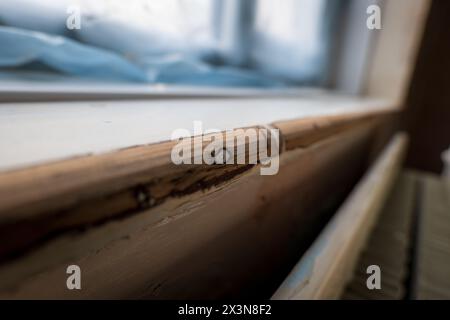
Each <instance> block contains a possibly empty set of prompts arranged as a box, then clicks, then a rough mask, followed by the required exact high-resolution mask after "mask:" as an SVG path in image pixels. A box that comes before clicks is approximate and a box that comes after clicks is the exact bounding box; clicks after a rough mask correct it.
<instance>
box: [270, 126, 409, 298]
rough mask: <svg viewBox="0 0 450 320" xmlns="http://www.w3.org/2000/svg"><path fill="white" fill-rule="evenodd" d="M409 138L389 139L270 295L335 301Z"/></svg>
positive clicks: (396, 136) (392, 178) (385, 195)
mask: <svg viewBox="0 0 450 320" xmlns="http://www.w3.org/2000/svg"><path fill="white" fill-rule="evenodd" d="M407 141H408V138H407V135H406V134H404V133H398V134H396V135H395V136H394V137H393V138H392V139H391V141H390V143H389V145H388V146H387V147H386V148H385V149H384V150H383V152H382V154H381V155H380V157H379V158H378V160H377V161H376V163H375V164H374V165H373V166H372V167H371V168H370V169H369V171H368V173H367V174H366V175H365V176H364V177H363V178H362V180H361V181H360V182H359V183H358V185H357V186H356V187H355V189H354V191H353V192H352V193H351V194H350V195H349V197H348V198H347V200H346V201H345V202H344V204H343V205H342V206H341V207H340V208H339V210H338V211H337V213H336V214H335V216H334V217H333V218H332V220H331V221H330V222H329V223H328V225H327V226H326V227H325V229H324V230H323V231H322V233H321V234H320V235H319V237H318V238H317V239H316V240H315V242H314V243H313V244H312V245H311V247H310V248H309V249H308V251H307V252H306V253H305V254H304V256H303V257H302V258H301V260H300V261H299V262H298V263H297V265H296V266H295V267H294V268H293V270H292V271H291V273H290V274H289V275H288V277H287V278H286V279H285V281H284V282H283V283H282V284H281V286H280V287H279V288H278V290H277V291H276V292H275V294H274V295H273V297H272V299H275V300H297V299H301V300H303V299H337V298H338V297H339V296H340V294H341V292H342V290H343V288H344V287H345V285H346V283H347V281H348V280H349V279H350V277H351V275H352V272H353V268H354V264H355V263H356V261H357V258H358V254H359V252H360V250H361V249H362V248H363V246H364V245H365V242H366V240H367V237H368V235H369V234H370V230H371V228H372V226H373V225H374V223H375V221H376V219H377V216H378V213H379V211H380V210H381V207H382V205H383V203H384V200H385V198H386V197H387V195H388V194H389V192H390V189H391V187H392V184H393V182H394V181H395V178H396V176H397V173H398V172H399V170H400V167H401V164H402V161H403V158H404V154H405V150H406V146H407Z"/></svg>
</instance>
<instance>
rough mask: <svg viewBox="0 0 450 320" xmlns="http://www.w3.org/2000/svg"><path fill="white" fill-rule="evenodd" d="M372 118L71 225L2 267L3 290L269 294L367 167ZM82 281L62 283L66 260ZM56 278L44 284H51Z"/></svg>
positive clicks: (6, 293)
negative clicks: (276, 162)
mask: <svg viewBox="0 0 450 320" xmlns="http://www.w3.org/2000/svg"><path fill="white" fill-rule="evenodd" d="M372 133H373V127H372V126H363V127H357V128H352V129H350V130H348V131H345V132H341V133H339V134H337V135H333V136H332V137H329V138H327V139H324V140H321V141H320V142H317V143H314V144H312V145H310V146H309V147H308V148H298V149H296V150H292V151H290V152H285V153H283V154H282V155H281V168H280V172H279V174H278V175H275V176H270V177H267V176H261V175H259V171H258V168H256V167H255V168H252V169H251V170H249V171H247V172H245V173H244V174H243V175H241V176H239V177H236V179H234V180H233V181H229V182H228V183H226V184H223V185H221V186H218V187H212V188H211V189H209V190H199V191H197V192H195V193H193V194H191V195H189V196H183V197H179V198H170V199H167V201H166V202H164V203H162V204H161V205H160V206H157V207H154V208H151V209H147V210H142V211H140V212H139V213H137V214H135V215H130V216H127V217H124V218H122V219H120V220H109V221H107V222H106V223H104V224H102V225H98V226H95V227H94V228H86V229H84V230H80V231H78V232H66V233H64V234H61V235H60V236H58V237H57V238H55V239H52V240H51V241H49V242H47V243H45V244H43V245H42V246H41V247H39V248H36V249H35V250H33V251H32V252H29V253H27V254H26V255H24V256H22V257H21V258H20V259H15V260H13V261H10V262H8V263H4V264H3V265H2V266H1V267H0V287H1V288H2V290H1V294H0V296H1V297H2V298H19V297H20V298H55V297H56V298H152V299H163V298H172V299H174V298H217V297H238V296H240V297H256V296H258V297H266V298H268V297H270V295H271V294H272V293H273V291H274V290H275V288H276V287H277V286H278V284H279V283H280V281H281V280H282V279H283V277H284V276H285V275H286V274H287V272H289V270H288V269H286V266H288V268H290V267H289V266H292V265H293V264H294V263H295V262H296V261H297V259H298V256H299V255H300V254H301V253H302V248H304V249H306V247H307V246H308V244H309V243H310V241H312V239H313V238H314V237H315V235H316V233H317V232H318V230H319V229H320V226H321V225H322V223H323V221H324V219H328V217H329V215H330V214H331V212H332V209H333V208H334V207H335V206H336V204H338V203H339V202H340V201H342V199H343V198H344V197H345V195H346V194H347V192H348V191H349V190H350V189H351V188H352V186H353V185H354V183H355V182H356V181H357V179H358V178H359V176H360V174H361V173H362V172H363V171H364V169H365V166H366V161H367V155H368V150H369V149H370V142H371V135H372ZM72 263H74V264H77V265H80V267H81V269H82V270H83V271H82V272H83V275H82V277H83V280H82V281H83V289H82V290H81V291H78V292H76V291H68V290H67V289H66V288H65V279H66V274H65V268H66V267H67V264H72ZM50 283H51V284H52V285H48V284H50Z"/></svg>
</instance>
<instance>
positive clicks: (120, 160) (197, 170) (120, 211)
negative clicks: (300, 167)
mask: <svg viewBox="0 0 450 320" xmlns="http://www.w3.org/2000/svg"><path fill="white" fill-rule="evenodd" d="M373 117H375V115H369V116H368V115H365V114H362V115H361V114H356V115H349V116H338V117H336V116H335V117H321V118H314V119H304V120H294V121H288V122H280V123H275V124H273V125H272V127H273V128H278V129H279V130H280V146H281V150H280V152H283V151H288V150H293V149H295V148H299V147H302V148H304V147H307V146H308V145H311V144H313V143H315V142H318V141H320V140H321V139H325V138H327V137H329V136H331V135H333V134H337V133H339V132H341V131H343V130H347V129H349V128H352V127H354V126H357V125H363V124H366V123H367V122H369V121H372V120H373ZM285 131H286V134H285V133H284V132H285ZM286 141H288V142H289V143H286ZM176 143H177V142H174V141H171V142H165V143H160V144H156V145H149V146H140V147H135V148H128V149H123V150H119V151H117V152H113V153H108V154H103V155H95V156H87V157H81V158H75V159H69V160H65V161H60V162H55V163H50V164H46V165H42V166H37V167H32V168H28V169H24V170H18V171H12V172H8V173H4V174H1V175H0V198H2V199H4V201H2V202H1V203H0V239H1V240H2V246H1V247H0V262H1V261H5V260H8V259H11V258H13V257H17V256H20V255H22V254H24V253H25V252H26V251H27V250H31V249H32V248H34V247H35V246H36V245H37V244H40V243H41V242H42V241H48V240H50V239H52V238H54V237H56V236H58V235H59V234H61V233H64V232H69V231H74V230H83V229H85V228H89V227H94V226H98V225H100V224H102V223H105V222H108V221H109V220H112V219H123V218H126V217H128V216H130V215H133V214H136V213H137V212H141V211H143V210H147V209H150V208H153V207H156V206H159V205H161V204H162V203H164V202H165V201H166V200H167V199H169V198H173V197H183V196H186V195H189V194H192V193H194V192H197V191H205V190H207V189H209V188H211V187H213V186H218V185H221V184H224V183H227V182H228V181H229V180H230V179H234V178H236V177H239V176H240V175H242V174H243V173H245V172H246V171H248V170H249V169H251V168H252V167H253V165H212V166H208V165H182V166H176V165H174V164H173V163H172V162H171V158H170V154H171V150H172V148H173V146H174V145H175V144H176ZM244 143H245V148H244V150H245V152H246V157H249V156H250V150H251V148H249V146H248V142H247V141H246V140H244ZM237 154H238V153H237V146H236V153H235V156H237ZM17 234H20V235H22V236H21V237H17V236H16V235H17Z"/></svg>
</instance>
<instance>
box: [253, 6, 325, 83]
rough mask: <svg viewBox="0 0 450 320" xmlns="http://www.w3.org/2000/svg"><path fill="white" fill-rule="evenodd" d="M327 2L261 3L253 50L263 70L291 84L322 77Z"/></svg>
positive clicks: (255, 63) (254, 59)
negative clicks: (290, 81)
mask: <svg viewBox="0 0 450 320" xmlns="http://www.w3.org/2000/svg"><path fill="white" fill-rule="evenodd" d="M326 3H327V1H326V0H283V1H277V0H258V2H257V7H256V15H255V30H254V34H253V43H252V49H251V60H252V63H253V64H254V65H255V66H256V67H257V68H259V69H261V70H263V71H265V72H267V73H269V74H273V75H277V76H281V77H286V78H289V79H291V80H297V81H298V80H307V79H311V78H314V77H317V76H318V73H320V65H321V63H323V59H324V53H325V52H324V50H325V49H326V48H325V41H326V40H325V38H324V25H325V23H324V18H325V12H326V11H325V9H326Z"/></svg>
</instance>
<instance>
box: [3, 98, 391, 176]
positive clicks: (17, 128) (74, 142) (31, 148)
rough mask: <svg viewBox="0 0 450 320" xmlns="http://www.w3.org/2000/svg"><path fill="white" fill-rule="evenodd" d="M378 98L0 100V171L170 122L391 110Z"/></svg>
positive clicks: (152, 135) (168, 127)
mask: <svg viewBox="0 0 450 320" xmlns="http://www.w3.org/2000/svg"><path fill="white" fill-rule="evenodd" d="M393 108H395V106H392V105H389V104H388V103H387V102H386V101H382V100H374V99H371V100H368V99H360V98H348V97H341V96H336V95H323V94H312V95H309V96H305V97H303V98H284V99H281V98H266V99H262V98H260V99H250V98H247V99H230V98H229V99H182V100H181V99H179V100H176V99H175V100H168V99H161V100H146V101H114V102H108V101H102V102H65V103H61V102H46V103H20V104H19V103H7V104H0V171H5V170H10V169H15V168H21V167H24V166H29V165H35V164H39V163H43V162H47V161H53V160H60V159H66V158H70V157H75V156H80V155H86V154H98V153H104V152H109V151H114V150H117V149H121V148H127V147H131V146H137V145H145V144H151V143H158V142H161V141H167V140H170V139H171V134H172V132H173V131H174V130H175V129H178V128H185V129H188V130H190V131H191V132H193V122H194V121H196V120H198V121H202V122H203V129H204V130H205V129H219V130H228V129H233V128H239V127H246V126H253V125H264V124H270V123H272V122H274V121H279V120H290V119H298V118H306V117H313V116H320V115H334V114H346V113H354V112H361V113H366V112H371V111H383V110H385V109H393Z"/></svg>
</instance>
